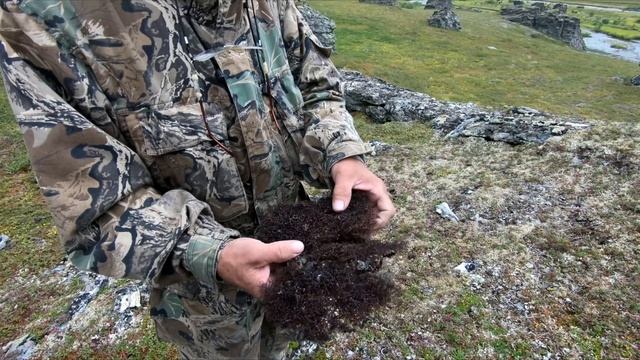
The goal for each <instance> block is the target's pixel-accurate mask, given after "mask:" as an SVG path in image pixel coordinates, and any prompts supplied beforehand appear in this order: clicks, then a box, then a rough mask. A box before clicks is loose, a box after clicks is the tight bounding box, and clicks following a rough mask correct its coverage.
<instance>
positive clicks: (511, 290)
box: [0, 0, 640, 359]
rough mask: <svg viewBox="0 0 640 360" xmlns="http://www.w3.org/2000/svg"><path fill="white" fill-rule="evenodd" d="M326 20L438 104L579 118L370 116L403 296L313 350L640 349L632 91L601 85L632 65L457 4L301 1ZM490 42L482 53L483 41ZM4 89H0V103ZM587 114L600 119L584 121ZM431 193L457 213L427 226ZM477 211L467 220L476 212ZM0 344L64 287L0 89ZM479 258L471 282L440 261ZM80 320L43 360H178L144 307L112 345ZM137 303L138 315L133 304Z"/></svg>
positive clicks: (43, 326) (105, 301) (51, 319)
mask: <svg viewBox="0 0 640 360" xmlns="http://www.w3.org/2000/svg"><path fill="white" fill-rule="evenodd" d="M310 2H311V3H312V4H313V5H314V6H315V7H317V8H318V9H320V10H322V11H323V12H325V13H327V14H329V15H330V16H332V17H333V18H334V19H335V20H336V21H337V23H338V38H339V42H338V48H339V52H338V53H337V54H336V56H335V59H336V61H337V62H338V64H339V65H342V66H348V67H351V68H354V69H356V70H361V71H364V72H366V73H368V74H371V75H376V76H380V77H383V78H386V79H387V80H389V81H392V82H395V83H397V84H399V85H401V86H405V87H409V88H413V89H416V90H420V91H424V92H427V93H429V94H430V95H432V96H436V97H438V98H445V99H449V100H457V101H474V102H478V103H481V104H484V105H491V106H502V105H505V104H509V105H525V106H531V107H536V108H539V109H542V110H547V111H551V112H556V113H562V114H570V115H582V116H585V117H587V118H589V119H593V120H590V121H591V122H592V123H593V124H594V125H595V126H594V128H593V129H592V130H590V131H584V132H574V133H570V134H569V135H567V136H566V137H564V138H562V139H559V140H553V141H551V142H550V143H548V144H546V145H543V146H535V145H525V146H519V147H512V146H509V145H505V144H500V143H488V142H485V141H483V140H479V139H462V140H452V141H444V140H442V139H441V138H439V137H438V136H436V135H434V134H433V132H432V130H431V128H430V127H429V125H425V124H393V123H390V124H384V125H376V124H371V123H369V122H367V120H366V119H365V118H364V117H362V116H360V115H357V116H356V122H357V126H358V129H359V131H360V133H361V135H362V136H363V137H364V138H365V139H367V140H371V139H376V140H382V141H385V142H388V143H390V144H393V145H394V146H395V150H394V151H392V152H390V153H386V154H384V155H382V156H379V157H375V158H372V159H371V160H370V161H369V164H370V166H371V168H372V169H374V171H376V172H377V173H378V174H380V175H381V177H383V178H384V179H385V181H386V182H387V183H388V184H389V186H390V189H391V191H392V192H393V196H394V201H395V203H396V205H397V207H398V210H399V212H398V215H397V216H396V218H395V219H394V221H393V223H392V225H391V226H390V227H389V228H388V229H386V230H385V231H383V232H382V233H381V234H380V235H379V236H380V237H381V238H386V239H398V240H407V241H409V244H410V251H407V252H406V253H402V254H399V255H398V256H396V257H395V258H393V259H392V260H390V261H388V262H387V263H386V264H385V267H386V268H387V269H388V270H389V271H391V272H392V273H393V274H395V275H396V278H397V279H398V282H399V285H400V286H401V287H402V291H401V293H400V294H398V296H397V298H396V299H395V300H394V302H393V303H392V304H391V305H390V306H389V307H388V308H386V309H383V310H382V311H380V312H378V313H376V314H375V315H374V316H372V317H371V319H370V320H369V321H367V323H365V324H364V325H363V326H362V327H361V328H360V329H359V330H357V331H356V332H354V333H348V334H337V335H336V336H335V337H334V339H333V340H331V341H330V342H329V343H327V344H325V345H324V346H323V348H321V349H320V350H319V351H318V353H317V354H316V356H315V357H316V358H318V359H321V358H322V359H324V358H344V357H346V356H347V354H348V353H349V351H352V352H353V355H354V358H367V357H374V356H379V357H380V358H399V357H400V356H415V357H418V358H424V359H430V358H459V359H462V358H505V359H509V358H530V357H532V356H533V355H541V356H544V355H545V354H547V353H552V354H560V356H561V357H565V358H594V359H597V358H633V357H634V356H635V354H637V353H638V352H640V349H639V348H638V344H639V343H640V333H639V330H638V327H637V326H636V324H637V319H638V318H639V317H640V302H639V301H638V299H640V281H639V279H640V266H638V256H639V253H640V248H639V244H638V239H640V220H639V219H640V194H639V193H638V191H637V189H638V188H640V179H639V177H638V172H639V171H640V163H639V158H640V156H639V155H640V154H639V150H638V146H637V139H638V138H639V137H640V129H639V126H638V124H637V115H638V114H639V113H640V103H639V102H638V98H639V97H640V94H639V93H638V91H637V90H636V89H634V88H631V87H628V86H624V85H623V84H621V83H619V82H618V81H616V80H614V78H615V77H617V76H620V77H628V76H631V75H633V74H635V73H636V72H637V66H636V65H634V64H631V63H626V62H622V61H617V60H614V59H610V58H607V57H603V56H597V55H593V54H584V53H579V52H576V51H573V50H571V49H568V48H566V47H565V46H563V45H561V44H560V43H558V42H555V41H553V40H550V39H547V38H532V37H531V36H530V33H529V32H528V30H527V29H525V28H522V27H520V26H513V25H511V24H507V23H504V22H503V21H501V20H500V19H499V18H498V17H497V15H495V14H494V15H492V14H491V13H479V14H478V13H472V12H466V11H461V12H460V13H459V15H460V16H461V19H462V21H463V26H464V27H465V28H464V29H463V31H462V32H461V33H451V32H444V31H440V30H436V29H430V28H427V27H426V25H425V24H424V22H425V19H426V16H427V14H428V12H425V11H423V10H421V9H415V10H401V9H388V8H384V7H375V6H370V5H365V4H359V3H357V1H342V0H341V1H319V0H318V1H310ZM489 46H493V47H495V48H496V49H497V50H491V49H489V48H488V47H489ZM3 96H4V95H3ZM598 119H600V120H598ZM441 201H447V202H448V203H449V204H450V205H451V207H452V208H453V210H454V211H455V212H456V213H457V214H458V215H459V216H460V217H461V219H462V220H463V221H462V222H461V223H458V224H454V223H450V222H447V221H445V220H443V219H441V218H440V217H439V216H438V215H437V214H436V213H435V211H434V206H435V205H436V204H438V203H439V202H441ZM476 215H478V217H476ZM0 233H2V234H6V235H9V236H10V237H11V238H12V245H11V247H10V248H9V249H5V250H3V251H0V294H1V295H0V297H1V299H2V301H1V303H0V317H2V319H3V322H2V324H0V345H4V344H5V343H6V342H8V341H10V340H13V339H15V338H17V337H19V336H21V335H23V334H25V333H30V334H32V335H34V336H35V337H36V339H42V338H45V337H46V336H50V335H52V334H53V332H54V329H55V327H53V325H55V324H56V322H57V321H59V319H61V318H63V317H64V316H65V313H66V311H67V309H68V307H69V305H70V304H71V301H72V299H73V296H74V294H76V293H77V290H78V286H79V284H78V283H77V282H74V281H69V282H66V283H63V284H60V283H56V282H50V281H48V280H47V278H48V276H49V275H48V272H47V271H48V269H50V268H51V267H53V266H54V265H55V264H57V263H59V262H60V261H62V260H63V254H62V251H61V250H60V246H59V244H58V240H57V233H56V230H55V228H54V227H53V225H52V223H51V218H50V216H49V215H48V214H47V211H46V209H45V207H44V202H43V200H42V198H41V197H40V195H39V192H38V190H37V185H36V182H35V180H34V177H33V175H32V174H31V173H30V170H29V163H28V160H27V156H26V152H25V150H24V146H23V144H22V140H21V138H20V134H19V132H18V130H17V128H16V126H15V123H14V121H13V116H12V115H11V112H10V109H9V108H8V105H7V103H6V99H5V98H4V97H2V98H1V99H0ZM463 261H474V262H476V263H477V264H478V268H477V270H475V271H474V273H475V274H478V275H480V276H482V278H483V279H484V282H478V281H476V280H474V279H472V278H468V277H465V276H459V275H457V274H456V273H455V272H454V271H453V267H455V266H457V265H458V264H459V263H461V262H463ZM123 285H125V283H120V282H118V283H115V284H114V285H113V286H110V287H108V288H106V289H105V290H104V291H103V292H102V293H101V294H100V295H98V297H97V298H96V299H95V300H94V305H95V306H96V308H95V309H96V310H95V313H96V317H95V318H93V319H89V320H87V322H86V324H84V325H83V326H84V327H82V328H81V330H80V331H77V332H76V333H71V334H70V335H69V336H68V337H66V339H65V340H64V341H61V342H60V343H58V344H56V347H55V348H52V349H49V350H50V352H49V353H48V355H41V356H42V357H52V358H58V359H81V358H87V359H89V358H92V359H93V358H103V359H113V358H116V359H117V358H121V359H124V358H133V359H143V358H148V359H158V358H167V359H175V358H177V353H176V350H175V349H174V348H173V347H171V346H167V345H166V344H163V343H161V342H159V341H158V340H157V338H156V337H155V335H154V332H153V327H152V324H151V322H150V320H149V318H148V317H143V321H142V322H141V324H140V326H139V328H138V329H137V330H135V331H133V332H130V333H128V334H126V335H125V337H124V338H122V339H118V340H116V341H115V343H114V344H113V345H104V344H98V345H95V344H94V343H93V342H92V341H91V338H92V337H94V336H97V337H101V336H105V335H104V334H105V333H108V331H109V329H110V326H112V325H113V324H109V323H108V321H104V320H105V319H104V318H102V317H101V316H102V315H101V313H100V308H101V307H102V308H105V309H106V308H110V307H112V306H113V300H114V297H113V292H114V291H115V289H116V288H118V287H120V286H123ZM144 311H145V310H144V309H140V310H139V313H144Z"/></svg>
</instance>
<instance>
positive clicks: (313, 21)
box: [298, 3, 336, 50]
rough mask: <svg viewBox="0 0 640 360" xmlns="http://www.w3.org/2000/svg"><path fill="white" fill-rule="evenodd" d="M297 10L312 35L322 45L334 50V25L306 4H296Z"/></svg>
mask: <svg viewBox="0 0 640 360" xmlns="http://www.w3.org/2000/svg"><path fill="white" fill-rule="evenodd" d="M298 10H300V12H301V13H302V16H304V19H305V20H306V21H307V23H308V24H309V26H310V27H311V29H312V30H313V33H314V34H315V35H316V36H317V37H318V40H320V42H321V43H322V45H324V46H326V47H330V48H331V49H333V50H335V49H336V34H335V30H336V23H335V22H334V21H333V20H331V19H330V18H328V17H326V16H325V15H323V14H321V13H319V12H318V11H317V10H315V9H314V8H312V7H311V6H309V5H307V4H304V3H302V4H298Z"/></svg>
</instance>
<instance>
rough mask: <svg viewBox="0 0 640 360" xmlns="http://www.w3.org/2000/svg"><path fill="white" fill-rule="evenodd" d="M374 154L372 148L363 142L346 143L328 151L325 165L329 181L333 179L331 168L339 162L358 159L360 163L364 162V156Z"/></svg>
mask: <svg viewBox="0 0 640 360" xmlns="http://www.w3.org/2000/svg"><path fill="white" fill-rule="evenodd" d="M371 152H372V148H371V146H370V145H369V144H366V143H363V142H361V141H345V142H341V143H339V144H337V145H336V146H333V147H331V149H329V150H328V151H327V157H326V160H325V164H324V169H323V170H324V172H325V174H326V175H327V178H328V179H331V168H332V167H333V165H335V164H336V163H337V162H338V161H340V160H344V159H346V158H350V157H356V158H358V159H360V161H362V162H364V155H367V154H369V153H371Z"/></svg>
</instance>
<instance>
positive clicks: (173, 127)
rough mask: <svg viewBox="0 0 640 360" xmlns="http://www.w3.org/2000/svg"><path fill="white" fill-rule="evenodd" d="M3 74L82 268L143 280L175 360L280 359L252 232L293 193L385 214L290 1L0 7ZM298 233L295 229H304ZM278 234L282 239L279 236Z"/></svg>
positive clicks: (333, 82) (269, 255)
mask: <svg viewBox="0 0 640 360" xmlns="http://www.w3.org/2000/svg"><path fill="white" fill-rule="evenodd" d="M0 6H1V11H0V40H1V44H0V65H1V66H2V70H3V75H4V80H5V81H4V84H5V87H6V90H7V92H8V95H9V99H10V102H11V105H12V108H13V110H14V112H15V115H16V119H17V121H18V123H19V126H20V128H21V131H22V132H23V134H24V139H25V142H26V145H27V148H28V151H29V155H30V158H31V163H32V168H33V171H34V172H35V174H36V177H37V179H38V184H39V186H40V188H41V190H42V193H43V195H44V197H45V199H46V201H47V204H48V206H49V208H50V210H51V213H52V214H53V218H54V222H55V224H56V226H57V227H58V228H59V233H60V236H61V239H62V240H63V242H64V247H65V249H66V251H67V253H68V257H69V259H70V260H71V261H72V262H73V264H74V265H76V266H77V267H78V268H80V269H83V270H88V271H94V272H98V273H101V274H104V275H108V276H112V277H117V278H130V279H143V280H145V281H147V282H148V283H149V284H150V286H151V288H152V296H151V304H150V305H151V313H152V316H153V318H154V320H155V322H156V325H157V330H158V334H159V336H160V337H161V338H162V339H165V340H168V341H171V342H173V343H175V344H177V345H178V347H179V348H180V351H181V353H182V355H183V356H184V357H185V358H193V359H208V358H216V359H222V358H242V359H247V358H257V357H261V358H281V357H282V356H284V353H285V351H286V348H287V343H288V340H289V338H290V335H291V334H287V333H286V332H284V331H282V330H279V329H275V328H274V327H273V326H270V325H269V324H266V323H265V322H263V314H262V309H261V305H260V302H259V300H258V299H259V297H260V296H261V293H262V289H263V286H264V284H265V283H267V282H268V279H269V265H270V264H272V263H277V262H284V261H287V260H289V259H291V258H293V257H295V256H297V255H299V254H300V253H301V252H302V251H303V244H302V243H301V242H299V241H295V240H289V241H281V242H277V243H272V244H264V243H262V242H260V241H259V240H257V239H253V238H251V235H252V233H253V232H254V230H255V228H256V226H257V225H258V224H259V221H260V218H261V217H263V216H264V215H265V214H268V213H269V212H270V211H272V209H274V207H276V206H278V205H280V204H284V203H291V202H295V201H297V200H299V199H300V198H301V197H302V196H304V190H303V189H302V188H301V184H300V181H306V182H307V183H309V184H311V185H313V186H317V187H331V188H333V195H332V196H333V201H334V209H335V210H336V211H342V210H344V209H345V208H346V207H347V206H348V204H349V199H350V194H351V190H352V189H360V190H365V191H368V192H369V194H370V197H371V199H372V200H373V201H375V202H376V204H377V207H378V214H377V218H376V224H377V226H378V227H382V226H384V225H385V224H387V223H388V221H389V220H390V218H391V217H392V215H393V213H394V211H395V210H394V208H393V205H392V203H391V200H390V198H389V195H388V193H387V192H386V189H385V186H384V184H383V182H382V181H381V180H380V179H379V178H377V177H376V176H375V175H374V174H373V173H371V172H370V171H369V170H368V169H367V168H366V166H365V165H364V163H363V161H362V156H363V155H364V154H366V153H367V152H368V151H369V149H368V147H367V146H365V144H363V142H362V141H361V139H360V137H359V136H358V134H357V132H356V130H355V128H354V126H353V121H352V119H351V117H350V115H349V114H348V113H347V111H346V109H345V104H344V98H343V92H342V89H341V84H340V80H339V74H338V72H337V70H336V69H335V67H334V66H333V65H332V63H331V62H330V60H329V55H330V51H329V49H327V48H325V47H323V46H322V45H321V44H320V43H319V42H318V40H317V38H316V37H315V36H314V35H313V33H312V32H311V30H310V29H309V27H308V25H307V24H306V23H305V21H304V20H303V18H302V16H301V15H300V13H299V12H298V10H297V9H296V7H295V5H294V4H293V0H244V1H243V0H103V1H98V0H0ZM301 225H303V224H301ZM283 240H286V239H283Z"/></svg>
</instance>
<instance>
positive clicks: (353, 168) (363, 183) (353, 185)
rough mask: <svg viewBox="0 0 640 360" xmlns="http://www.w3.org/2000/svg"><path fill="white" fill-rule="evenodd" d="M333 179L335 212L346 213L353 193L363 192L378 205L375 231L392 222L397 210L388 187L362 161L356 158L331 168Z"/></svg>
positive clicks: (342, 161) (338, 163) (347, 159)
mask: <svg viewBox="0 0 640 360" xmlns="http://www.w3.org/2000/svg"><path fill="white" fill-rule="evenodd" d="M331 177H332V178H333V182H334V183H335V187H334V189H333V199H332V204H333V211H335V212H340V211H344V210H345V209H346V208H347V207H348V206H349V202H350V201H351V191H352V190H353V189H355V190H362V191H366V192H367V193H368V195H369V199H370V200H371V201H373V202H374V203H375V204H376V207H377V210H378V211H377V214H376V219H375V225H374V229H375V230H379V229H382V228H383V227H385V226H386V225H387V224H388V223H389V221H391V218H392V217H393V215H394V214H395V213H396V208H395V207H394V206H393V202H392V201H391V197H390V196H389V193H388V192H387V187H386V185H385V184H384V182H383V181H382V180H380V178H379V177H377V176H376V175H375V174H374V173H372V172H371V170H369V169H368V168H367V166H366V165H365V164H364V163H363V162H362V161H360V160H359V159H356V158H346V159H344V160H340V161H338V162H337V163H336V164H335V165H333V167H332V168H331Z"/></svg>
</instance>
